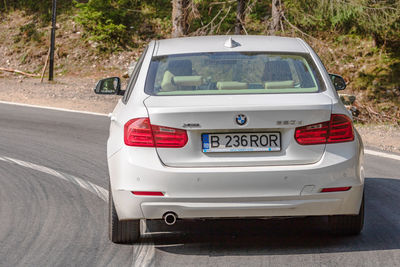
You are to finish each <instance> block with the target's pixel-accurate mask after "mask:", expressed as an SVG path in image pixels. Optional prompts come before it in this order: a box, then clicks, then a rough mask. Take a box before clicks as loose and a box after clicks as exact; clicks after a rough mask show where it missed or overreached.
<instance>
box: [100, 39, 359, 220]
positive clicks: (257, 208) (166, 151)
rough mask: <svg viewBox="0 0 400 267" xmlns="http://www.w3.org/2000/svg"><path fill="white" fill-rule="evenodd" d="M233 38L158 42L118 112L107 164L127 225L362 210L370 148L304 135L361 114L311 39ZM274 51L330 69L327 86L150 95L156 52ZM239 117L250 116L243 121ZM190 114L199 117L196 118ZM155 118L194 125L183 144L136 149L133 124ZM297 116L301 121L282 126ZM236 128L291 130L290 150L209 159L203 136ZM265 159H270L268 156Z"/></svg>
mask: <svg viewBox="0 0 400 267" xmlns="http://www.w3.org/2000/svg"><path fill="white" fill-rule="evenodd" d="M227 38H228V37H227V36H212V37H193V38H180V39H170V40H162V41H156V42H151V43H150V44H149V47H148V50H147V54H146V55H145V57H144V60H143V64H142V67H141V69H140V72H139V76H138V79H137V82H136V84H135V87H134V89H133V91H132V95H131V96H130V98H129V101H128V102H127V103H123V102H122V101H119V102H118V104H117V106H116V108H115V110H114V111H113V114H112V115H113V117H114V118H115V120H114V121H112V122H111V126H110V137H109V139H108V144H107V158H108V166H109V174H110V184H111V190H112V195H113V200H114V204H115V207H116V210H117V213H118V217H119V219H120V220H130V219H161V218H162V217H163V215H164V214H165V213H166V212H170V211H171V212H174V213H176V214H177V216H178V218H226V217H270V216H313V215H335V214H357V213H358V212H359V209H360V203H361V199H362V195H363V187H364V169H363V145H362V140H361V138H360V136H359V135H358V134H357V133H356V135H355V139H354V141H351V142H345V143H337V144H327V145H325V144H323V145H310V146H301V145H299V144H297V143H296V142H295V141H294V139H293V135H294V129H295V128H296V127H299V126H302V125H308V124H312V123H318V122H323V121H328V120H329V118H330V115H331V113H335V114H346V115H347V116H349V117H351V114H349V112H348V111H347V110H346V108H345V107H344V106H343V104H342V103H341V102H340V100H339V98H338V95H337V93H336V91H335V89H334V88H333V85H332V83H331V81H330V79H329V76H328V73H327V72H326V70H325V68H324V66H323V65H322V63H321V61H320V60H319V58H318V56H317V55H316V54H315V52H314V51H313V50H312V49H311V48H310V47H309V46H308V45H307V44H306V43H305V42H304V41H302V40H300V39H293V38H282V37H263V36H233V39H235V40H236V41H237V42H239V43H240V44H241V46H239V47H236V48H226V47H224V42H225V41H226V39H227ZM210 51H212V52H219V51H221V52H226V51H266V52H301V53H309V54H310V55H311V57H312V58H313V60H314V61H315V64H316V66H317V68H318V70H319V72H320V73H321V76H322V78H323V83H324V84H323V86H324V88H325V90H324V91H323V92H319V93H313V94H284V95H282V94H270V95H241V96H240V97H238V96H237V95H235V96H234V95H231V96H229V95H212V96H210V95H204V96H149V95H148V94H146V93H145V91H144V87H145V82H146V76H147V70H148V68H149V64H150V61H151V58H152V57H153V56H155V55H168V54H180V53H194V52H210ZM238 113H244V114H246V115H247V116H248V118H249V121H248V123H247V124H246V125H245V126H244V127H243V126H238V125H235V124H234V121H233V118H234V116H235V115H237V114H238ZM190 114H195V115H193V116H191V115H190ZM145 117H149V118H150V120H151V123H152V124H156V125H163V126H168V127H174V128H180V129H183V128H182V125H183V123H193V122H195V123H199V124H200V125H201V127H200V128H196V129H185V130H187V132H188V137H189V141H188V144H187V145H186V146H185V147H183V148H178V149H171V148H158V149H156V148H153V147H130V146H126V145H125V144H124V125H125V123H126V122H128V121H129V120H131V119H133V118H145ZM285 120H294V121H297V122H299V121H300V122H301V123H299V124H297V125H281V126H280V127H279V128H277V126H276V122H277V121H285ZM216 129H226V130H229V131H232V130H236V129H238V130H240V131H242V132H243V131H244V132H246V131H259V130H260V129H261V130H262V131H269V130H274V131H275V130H276V129H278V130H280V131H281V132H282V150H281V151H280V152H272V153H271V152H268V153H270V154H266V153H264V154H258V155H257V154H252V155H250V156H249V155H243V154H242V153H238V154H231V155H229V156H228V155H223V154H222V155H218V156H211V155H206V154H204V153H203V152H201V149H200V150H199V149H198V147H201V142H200V141H199V140H200V139H199V136H200V134H201V133H204V132H208V131H214V130H216ZM260 155H262V156H260ZM341 186H351V187H352V188H351V190H349V191H345V192H334V193H320V191H321V189H322V188H325V187H341ZM131 191H160V192H163V193H164V194H165V196H162V197H154V196H135V195H133V194H132V193H131Z"/></svg>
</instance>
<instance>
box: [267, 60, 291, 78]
mask: <svg viewBox="0 0 400 267" xmlns="http://www.w3.org/2000/svg"><path fill="white" fill-rule="evenodd" d="M262 80H263V81H268V82H277V81H290V80H293V77H292V72H291V71H290V67H289V63H288V62H287V61H285V60H275V61H268V62H266V63H265V67H264V74H263V77H262Z"/></svg>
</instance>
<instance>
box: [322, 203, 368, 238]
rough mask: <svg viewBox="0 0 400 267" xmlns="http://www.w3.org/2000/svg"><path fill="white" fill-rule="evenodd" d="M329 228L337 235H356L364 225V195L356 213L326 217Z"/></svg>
mask: <svg viewBox="0 0 400 267" xmlns="http://www.w3.org/2000/svg"><path fill="white" fill-rule="evenodd" d="M328 223H329V227H330V230H331V232H332V233H333V234H337V235H358V234H359V233H360V232H361V230H362V229H363V226H364V196H363V198H362V201H361V206H360V212H359V213H358V214H357V215H334V216H329V217H328Z"/></svg>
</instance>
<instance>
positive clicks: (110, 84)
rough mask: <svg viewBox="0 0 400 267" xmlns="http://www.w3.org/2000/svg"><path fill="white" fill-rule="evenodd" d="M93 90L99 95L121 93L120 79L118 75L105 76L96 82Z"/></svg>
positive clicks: (122, 91) (122, 92)
mask: <svg viewBox="0 0 400 267" xmlns="http://www.w3.org/2000/svg"><path fill="white" fill-rule="evenodd" d="M94 92H95V93H96V94H100V95H123V94H124V93H125V91H124V90H121V79H120V78H118V77H110V78H105V79H102V80H100V81H98V82H97V84H96V87H95V88H94Z"/></svg>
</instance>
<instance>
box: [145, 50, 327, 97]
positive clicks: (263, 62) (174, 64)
mask: <svg viewBox="0 0 400 267" xmlns="http://www.w3.org/2000/svg"><path fill="white" fill-rule="evenodd" d="M321 84H322V83H321V78H320V75H319V73H318V71H317V69H316V67H315V65H314V63H313V61H312V60H311V58H310V57H309V55H308V54H271V53H246V52H223V53H222V52H219V53H195V54H184V55H168V56H160V57H154V58H153V59H152V62H151V64H150V70H149V73H148V75H147V81H146V88H145V91H146V93H147V94H150V95H207V94H270V93H315V92H318V91H321V90H322V88H321Z"/></svg>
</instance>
